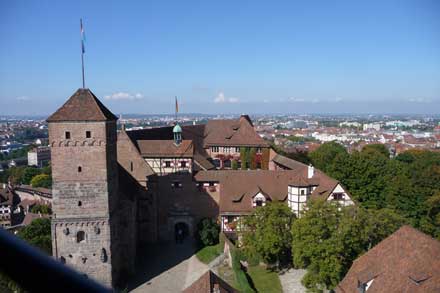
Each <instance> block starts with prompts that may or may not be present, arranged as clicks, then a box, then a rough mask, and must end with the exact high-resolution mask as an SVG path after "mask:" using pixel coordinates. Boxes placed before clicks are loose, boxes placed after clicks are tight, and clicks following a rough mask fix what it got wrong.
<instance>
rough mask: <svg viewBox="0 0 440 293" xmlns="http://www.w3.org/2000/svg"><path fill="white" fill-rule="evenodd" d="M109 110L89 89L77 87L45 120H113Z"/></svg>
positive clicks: (114, 118) (115, 118) (113, 116)
mask: <svg viewBox="0 0 440 293" xmlns="http://www.w3.org/2000/svg"><path fill="white" fill-rule="evenodd" d="M117 119H118V118H117V117H116V116H115V115H113V113H112V112H110V110H109V109H107V108H106V107H105V106H104V105H103V104H102V103H101V102H100V101H99V100H98V98H97V97H96V96H95V95H94V94H93V93H92V91H91V90H89V89H83V88H81V89H78V90H77V91H76V92H75V93H74V94H73V95H72V96H71V97H70V98H69V99H68V100H67V102H65V103H64V105H62V106H61V108H59V109H58V110H57V111H56V112H55V113H53V114H52V115H51V116H50V117H49V118H47V120H46V121H47V122H63V121H114V120H117Z"/></svg>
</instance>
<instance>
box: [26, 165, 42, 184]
mask: <svg viewBox="0 0 440 293" xmlns="http://www.w3.org/2000/svg"><path fill="white" fill-rule="evenodd" d="M39 174H41V169H38V168H35V167H26V168H25V169H24V172H23V178H22V181H23V182H22V183H23V184H27V185H29V184H30V183H31V180H32V178H34V177H35V176H37V175H39Z"/></svg>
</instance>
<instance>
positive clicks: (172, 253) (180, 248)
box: [132, 240, 209, 293]
mask: <svg viewBox="0 0 440 293" xmlns="http://www.w3.org/2000/svg"><path fill="white" fill-rule="evenodd" d="M150 250H151V251H149V252H150V253H148V254H147V255H145V256H144V261H145V263H144V265H145V266H144V270H143V272H142V273H140V274H139V275H138V280H137V282H136V285H135V287H134V289H133V291H132V292H139V293H141V292H154V293H162V292H181V291H182V290H183V289H185V288H187V287H188V286H189V285H191V284H192V283H193V282H194V281H195V280H197V279H198V278H199V277H200V276H201V275H203V274H204V273H205V272H206V271H208V269H209V268H208V266H207V265H206V264H204V263H202V262H200V261H199V260H198V259H197V257H196V256H195V254H194V252H195V249H194V245H193V243H191V242H190V241H189V240H187V242H185V243H184V244H174V243H168V244H161V245H160V246H159V247H158V246H153V247H150Z"/></svg>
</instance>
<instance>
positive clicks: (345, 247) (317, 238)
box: [292, 200, 405, 291]
mask: <svg viewBox="0 0 440 293" xmlns="http://www.w3.org/2000/svg"><path fill="white" fill-rule="evenodd" d="M404 223H405V221H404V219H403V218H402V217H401V216H399V215H397V214H396V213H394V212H393V211H391V210H366V209H362V208H358V207H355V206H351V207H340V206H338V205H337V204H335V203H331V202H327V201H322V200H319V201H310V202H309V203H308V210H307V212H305V213H304V214H303V216H302V217H301V218H299V219H298V220H296V221H295V222H294V223H293V225H292V256H293V264H294V266H295V267H301V268H307V273H306V275H305V276H304V278H303V280H302V282H303V284H304V285H305V286H306V287H307V288H308V289H310V290H311V291H320V290H322V289H325V288H327V289H333V288H334V287H335V286H336V285H337V284H338V283H339V282H340V281H341V279H342V278H343V276H344V275H345V274H346V272H347V271H348V269H349V268H350V266H351V265H352V262H353V261H354V260H355V259H356V258H357V257H358V256H359V255H360V254H362V253H363V252H365V251H367V250H368V249H370V248H371V247H373V246H374V245H376V244H377V243H378V242H380V241H381V240H382V239H384V238H385V237H387V236H388V235H390V234H391V233H393V232H394V231H396V230H397V229H398V228H399V227H400V226H401V225H402V224H404Z"/></svg>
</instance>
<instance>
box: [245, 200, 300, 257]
mask: <svg viewBox="0 0 440 293" xmlns="http://www.w3.org/2000/svg"><path fill="white" fill-rule="evenodd" d="M294 218H295V215H294V214H293V213H292V210H291V209H290V208H289V207H288V206H287V205H286V204H285V203H280V202H268V203H267V204H266V205H265V206H263V207H258V208H256V209H255V211H254V212H253V213H252V214H251V215H249V216H247V217H245V218H244V221H243V224H244V227H246V229H245V231H244V232H243V247H244V250H245V252H246V254H247V255H248V256H253V255H254V254H255V253H256V254H258V255H259V256H261V257H262V258H263V259H264V260H265V261H266V262H268V263H275V262H279V263H282V264H283V263H286V262H290V247H291V241H292V238H291V234H290V227H291V224H292V222H293V220H294Z"/></svg>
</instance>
